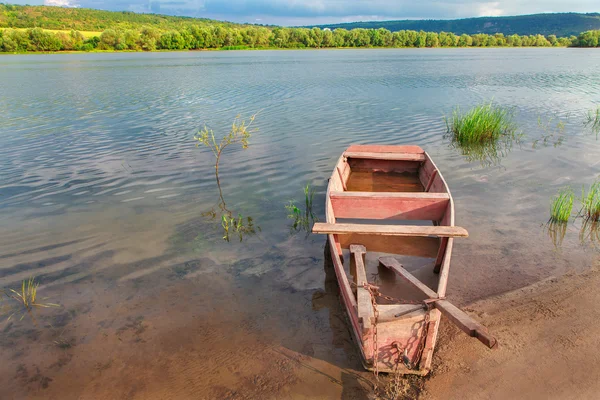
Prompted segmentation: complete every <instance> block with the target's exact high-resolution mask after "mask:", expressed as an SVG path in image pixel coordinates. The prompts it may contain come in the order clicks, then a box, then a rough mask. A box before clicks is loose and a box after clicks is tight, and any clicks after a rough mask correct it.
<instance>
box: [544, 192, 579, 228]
mask: <svg viewBox="0 0 600 400" xmlns="http://www.w3.org/2000/svg"><path fill="white" fill-rule="evenodd" d="M574 199H575V194H574V193H573V190H572V189H571V188H563V189H560V190H559V192H558V194H557V195H556V196H554V198H552V202H551V204H550V222H555V223H556V222H568V221H569V218H570V217H571V212H572V210H573V200H574Z"/></svg>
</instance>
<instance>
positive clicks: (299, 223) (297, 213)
mask: <svg viewBox="0 0 600 400" xmlns="http://www.w3.org/2000/svg"><path fill="white" fill-rule="evenodd" d="M314 197H315V188H313V187H311V185H310V183H307V184H306V186H305V187H304V211H303V210H301V209H300V208H298V206H296V204H295V201H294V200H290V202H289V204H287V205H286V206H285V209H286V210H287V211H288V218H289V219H291V220H293V221H294V222H293V224H292V230H293V231H299V230H304V231H306V232H307V233H310V231H311V222H313V223H314V222H317V221H318V220H319V219H318V218H317V216H316V215H315V213H314V212H313V199H314Z"/></svg>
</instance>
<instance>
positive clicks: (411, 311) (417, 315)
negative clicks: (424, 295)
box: [377, 304, 425, 323]
mask: <svg viewBox="0 0 600 400" xmlns="http://www.w3.org/2000/svg"><path fill="white" fill-rule="evenodd" d="M377 311H379V317H377V322H378V323H384V322H393V321H402V322H403V323H411V322H413V321H414V322H418V321H423V319H424V316H425V307H424V306H423V305H415V304H378V305H377Z"/></svg>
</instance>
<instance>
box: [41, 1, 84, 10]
mask: <svg viewBox="0 0 600 400" xmlns="http://www.w3.org/2000/svg"><path fill="white" fill-rule="evenodd" d="M44 5H45V6H55V7H71V8H75V7H79V5H78V4H77V2H76V0H44Z"/></svg>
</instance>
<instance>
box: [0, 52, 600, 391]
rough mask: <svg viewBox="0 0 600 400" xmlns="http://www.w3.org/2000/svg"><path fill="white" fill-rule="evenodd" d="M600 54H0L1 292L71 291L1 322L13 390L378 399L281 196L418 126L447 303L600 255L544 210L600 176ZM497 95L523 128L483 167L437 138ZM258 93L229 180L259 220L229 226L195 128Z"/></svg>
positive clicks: (230, 198) (323, 273)
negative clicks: (549, 226)
mask: <svg viewBox="0 0 600 400" xmlns="http://www.w3.org/2000/svg"><path fill="white" fill-rule="evenodd" d="M599 65H600V53H599V52H597V51H594V50H584V49H465V50H460V49H451V50H356V51H354V50H344V51H335V50H334V51H276V52H271V51H261V52H190V53H153V54H65V55H28V56H3V57H0V82H2V85H1V87H0V112H1V115H2V118H1V119H0V287H16V286H18V285H19V284H20V281H21V280H22V279H25V278H27V277H30V276H35V277H36V278H37V280H39V281H40V282H41V286H40V294H39V296H43V297H46V296H47V297H48V298H49V300H47V301H51V302H54V303H59V304H60V305H61V307H60V308H51V309H43V310H36V313H35V321H33V320H32V319H31V318H30V317H28V316H26V317H25V318H23V320H22V321H19V320H18V318H15V317H13V318H12V319H11V320H10V321H6V320H5V319H3V322H2V326H1V329H2V331H0V354H1V355H0V357H2V360H4V361H3V363H2V366H1V367H0V374H1V375H0V387H1V389H0V398H14V399H25V398H56V399H71V398H80V399H83V398H90V399H97V398H136V399H137V398H139V399H145V398H181V399H184V398H315V397H323V398H332V397H333V398H336V397H337V398H362V397H361V396H363V395H364V394H363V393H364V392H363V391H362V389H361V386H364V385H365V378H366V377H368V375H365V374H363V373H362V372H361V366H360V362H359V357H358V354H357V352H356V350H355V348H354V345H353V343H352V340H351V337H350V335H349V332H348V330H347V326H346V324H345V322H344V316H343V314H342V313H341V309H340V306H339V302H338V300H337V297H336V290H337V288H336V285H335V280H334V279H333V277H332V275H331V270H330V269H329V268H328V267H327V265H326V263H324V254H323V245H324V238H322V237H315V236H309V237H308V238H306V237H305V235H304V234H303V233H298V234H295V235H294V234H291V233H290V221H289V220H288V219H287V217H286V216H287V212H286V210H285V209H284V205H285V204H286V203H287V202H288V200H290V199H294V198H295V199H297V200H302V199H303V193H302V186H303V185H304V184H306V182H311V183H312V184H313V185H314V186H315V187H316V188H317V195H316V198H315V204H316V210H315V211H316V212H317V214H318V215H319V216H320V217H321V218H323V217H324V207H323V203H324V198H325V197H324V196H325V195H324V192H325V187H326V183H327V178H328V176H329V175H330V173H331V169H332V168H333V166H334V164H335V161H336V160H337V158H338V157H339V154H340V152H341V151H343V149H344V148H345V147H347V146H348V145H349V144H351V143H386V144H417V145H420V146H422V147H423V148H424V149H425V150H426V151H428V152H429V153H430V154H431V155H432V157H433V158H434V160H435V162H436V163H437V165H438V167H439V168H440V169H441V170H442V172H443V174H444V177H445V178H446V180H447V182H448V185H449V186H450V188H451V190H452V192H453V195H454V198H455V202H456V221H457V225H461V226H464V227H465V228H467V229H468V230H469V232H470V237H469V238H468V239H464V240H460V241H457V243H456V245H455V250H454V254H453V255H454V257H453V263H452V273H451V274H450V281H449V286H448V296H449V298H451V300H453V301H454V302H455V303H457V304H462V305H465V304H468V303H469V302H472V301H474V300H476V299H479V298H483V297H488V296H491V295H495V294H499V293H503V292H506V291H509V290H513V289H516V288H519V287H522V286H525V285H528V284H531V283H534V282H536V281H538V280H540V279H544V278H547V277H549V276H552V275H558V274H563V273H566V272H569V271H583V270H585V269H588V268H590V267H591V266H592V265H593V264H594V263H596V262H597V260H598V250H597V247H595V245H594V244H593V243H590V242H589V241H587V240H585V239H584V240H583V241H582V240H580V235H579V234H580V232H579V229H580V223H579V222H575V223H571V224H570V225H569V226H568V227H567V230H566V235H565V237H564V240H563V241H562V244H561V245H560V246H556V243H557V240H553V238H552V235H551V234H549V233H548V231H547V230H545V229H544V227H543V224H544V223H545V222H546V220H547V218H548V208H549V198H550V197H551V196H552V195H553V194H554V193H555V192H556V191H557V190H558V189H559V188H560V187H563V186H565V185H571V186H572V187H574V188H575V189H576V191H578V190H579V188H580V187H581V186H582V185H584V184H585V185H589V184H590V183H591V182H593V180H594V179H596V178H597V177H598V176H599V174H600V140H597V138H596V136H595V134H594V133H593V132H591V131H590V130H588V129H586V128H585V127H584V126H583V121H584V119H585V114H586V113H587V110H589V109H591V108H593V107H595V104H598V103H600V68H598V66H599ZM491 99H493V100H494V101H495V102H496V103H499V104H502V105H505V106H508V107H513V108H514V109H515V111H516V115H517V117H516V118H517V121H518V123H519V127H520V131H521V132H522V133H523V138H522V139H521V140H520V142H519V143H515V144H514V145H513V146H512V149H508V150H507V151H505V152H504V154H502V155H501V157H500V160H499V161H498V160H496V161H495V162H492V163H487V164H486V163H483V164H482V163H481V162H479V161H470V159H469V157H465V156H464V155H462V154H461V151H460V150H459V149H456V148H453V147H452V146H451V145H450V143H449V142H448V140H446V139H445V138H444V134H445V123H444V120H443V116H444V115H445V114H449V113H451V111H452V109H453V107H454V106H461V107H463V108H467V107H469V106H472V105H474V104H477V103H480V102H482V101H486V100H491ZM256 112H259V114H258V116H257V118H256V122H255V126H256V127H258V128H259V131H258V132H256V133H255V134H253V136H252V138H251V141H250V147H249V148H248V149H247V150H243V151H242V150H241V149H238V148H235V149H234V148H232V149H231V151H229V152H228V153H227V154H226V155H224V156H223V157H224V158H223V160H222V164H221V170H222V173H221V180H222V186H223V192H224V196H225V199H226V201H227V205H228V207H229V208H230V209H233V210H234V211H235V213H236V214H237V213H238V212H239V213H241V214H242V215H244V216H252V218H253V219H254V221H255V222H256V224H257V225H258V226H260V228H261V230H260V232H258V234H256V235H254V236H249V237H245V238H244V241H243V242H241V243H240V242H238V241H237V240H235V238H233V240H232V241H231V242H230V243H228V242H226V241H224V240H222V235H223V232H222V230H221V229H220V222H219V221H218V220H211V219H210V218H208V217H205V216H203V213H204V212H206V211H208V210H210V209H211V208H213V207H214V206H215V205H216V204H217V201H218V191H217V188H216V185H215V181H214V168H213V164H212V163H213V156H212V154H211V153H210V152H209V151H208V150H206V149H201V148H196V147H195V144H194V142H193V140H192V138H193V135H194V133H195V132H197V131H198V129H200V128H201V127H202V126H204V124H206V125H208V126H209V127H211V128H212V129H214V130H215V132H216V134H217V135H219V134H220V133H222V132H225V131H226V130H227V129H228V127H229V126H230V124H231V122H232V120H233V118H234V117H235V116H236V115H237V114H242V115H245V116H249V115H251V114H253V113H256ZM559 123H564V129H562V128H560V127H559ZM332 279H333V280H332ZM198 393H201V394H200V395H199V394H198ZM198 396H200V397H198Z"/></svg>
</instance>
